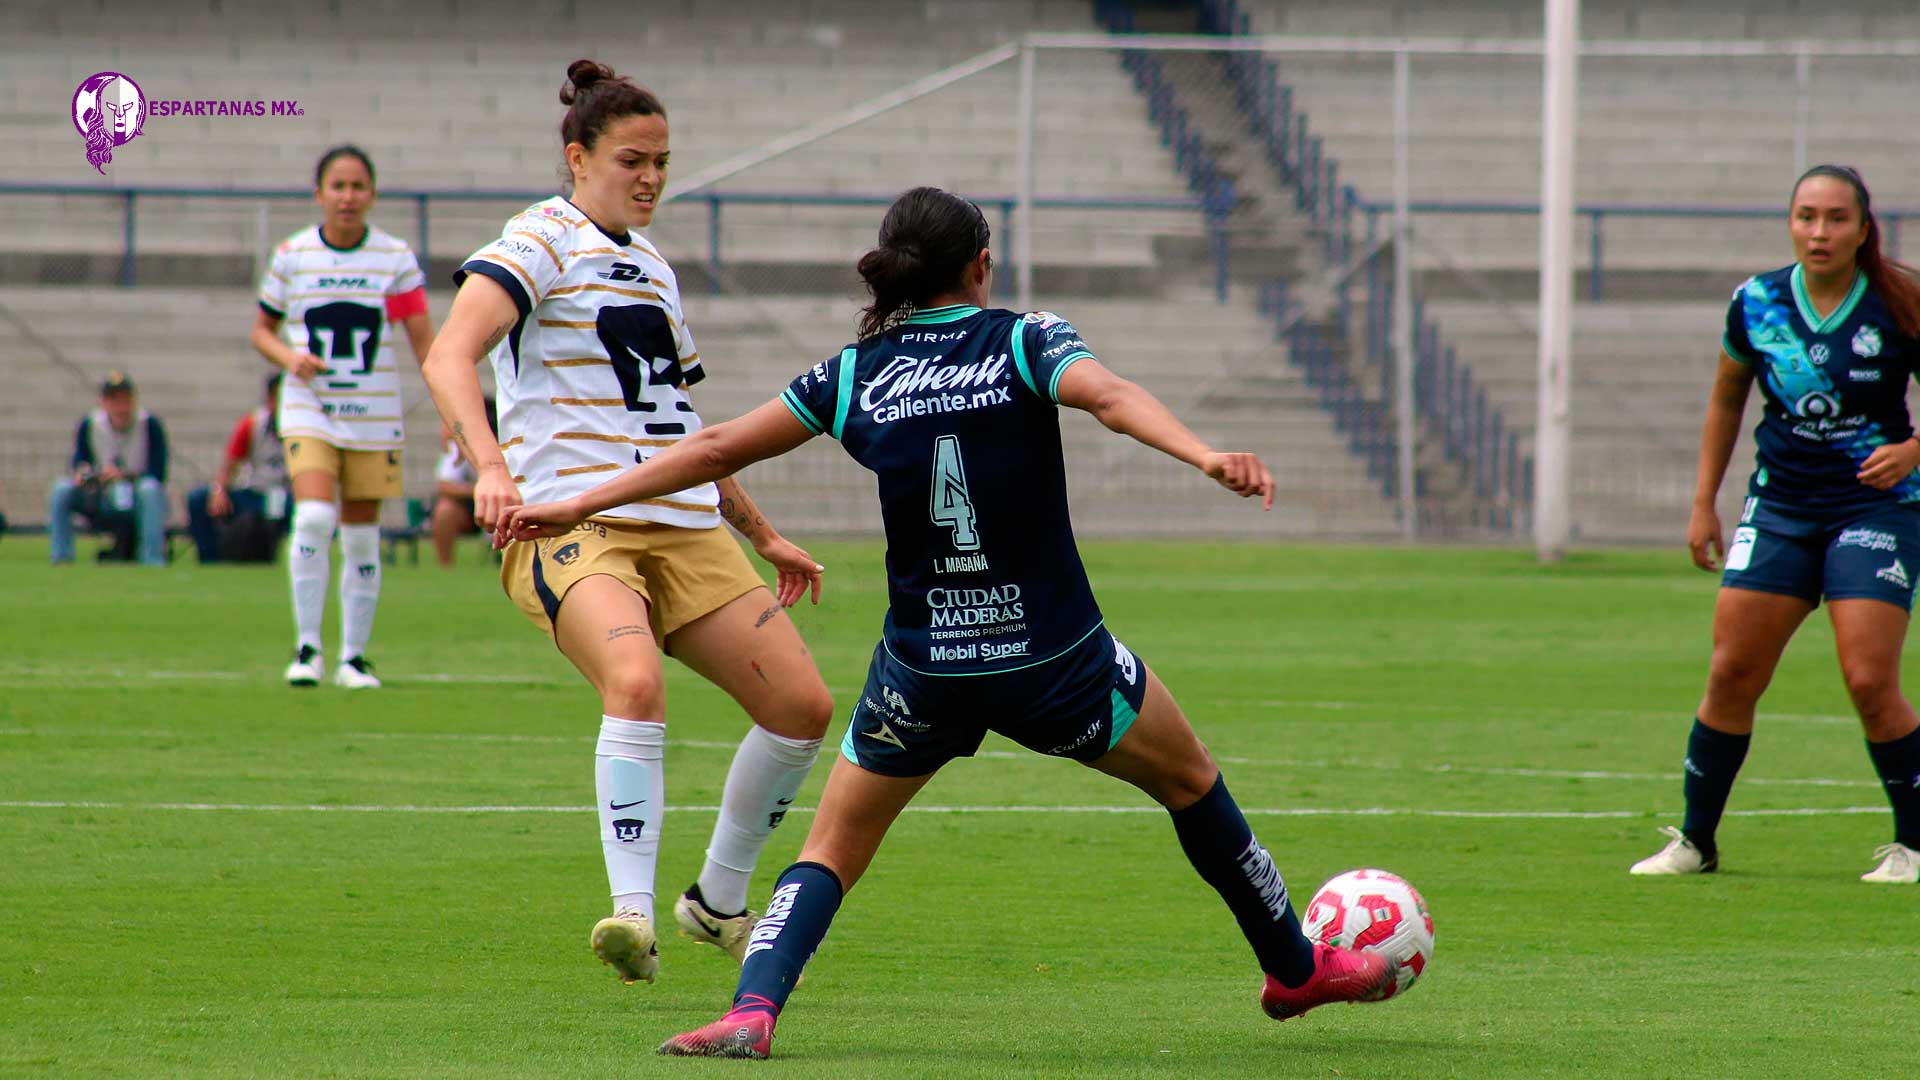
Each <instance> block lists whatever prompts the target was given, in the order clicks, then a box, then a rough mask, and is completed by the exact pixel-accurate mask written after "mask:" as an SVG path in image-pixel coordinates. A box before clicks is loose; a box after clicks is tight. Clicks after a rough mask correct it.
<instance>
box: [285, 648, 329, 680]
mask: <svg viewBox="0 0 1920 1080" xmlns="http://www.w3.org/2000/svg"><path fill="white" fill-rule="evenodd" d="M320 666H321V663H320V650H319V649H316V648H314V647H313V646H311V645H302V646H300V648H299V649H298V650H296V651H295V652H294V654H293V663H291V664H288V665H287V685H288V686H319V685H320Z"/></svg>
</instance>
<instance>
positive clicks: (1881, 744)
mask: <svg viewBox="0 0 1920 1080" xmlns="http://www.w3.org/2000/svg"><path fill="white" fill-rule="evenodd" d="M1827 614H1828V617H1830V618H1831V619H1832V620H1833V637H1834V644H1835V646H1836V647H1837V648H1838V649H1839V652H1840V673H1841V675H1842V676H1844V677H1845V679H1846V682H1847V696H1849V697H1850V698H1852V699H1853V708H1854V711H1855V712H1857V713H1859V714H1860V727H1861V729H1862V731H1863V732H1864V733H1865V734H1866V736H1867V753H1868V755H1869V756H1871V757H1872V758H1873V767H1874V771H1875V772H1877V773H1879V775H1880V781H1881V783H1882V784H1883V785H1884V786H1885V788H1886V793H1887V801H1888V802H1890V803H1892V804H1893V841H1892V842H1891V843H1888V844H1882V845H1881V846H1880V847H1878V848H1876V849H1874V852H1873V857H1874V858H1876V859H1879V860H1880V865H1878V866H1876V867H1874V868H1873V869H1872V870H1869V871H1867V872H1866V873H1865V874H1862V875H1861V876H1860V880H1862V881H1870V882H1874V883H1876V884H1881V885H1913V884H1916V883H1920V718H1916V717H1915V715H1914V711H1913V705H1912V703H1910V702H1909V701H1908V700H1907V696H1906V694H1904V693H1902V692H1901V689H1900V651H1901V648H1902V647H1903V646H1904V645H1905V644H1906V639H1907V622H1908V619H1907V613H1906V611H1904V610H1902V609H1901V608H1900V607H1899V606H1898V605H1896V604H1889V603H1887V602H1885V601H1882V600H1867V599H1854V600H1835V601H1833V602H1832V603H1831V604H1829V605H1828V606H1827Z"/></svg>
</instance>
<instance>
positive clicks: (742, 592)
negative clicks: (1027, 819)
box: [423, 60, 833, 982]
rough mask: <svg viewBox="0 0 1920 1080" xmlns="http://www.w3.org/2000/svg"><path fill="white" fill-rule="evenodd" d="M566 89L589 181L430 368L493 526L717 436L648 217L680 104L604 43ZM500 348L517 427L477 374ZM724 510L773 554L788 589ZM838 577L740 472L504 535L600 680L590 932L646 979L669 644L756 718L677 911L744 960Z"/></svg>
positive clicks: (537, 617) (812, 696)
mask: <svg viewBox="0 0 1920 1080" xmlns="http://www.w3.org/2000/svg"><path fill="white" fill-rule="evenodd" d="M560 102H561V104H563V105H565V106H566V107H567V109H566V113H565V115H564V116H563V117H562V118H561V121H560V142H561V145H562V146H563V147H564V153H565V169H566V176H567V178H568V184H567V186H566V190H567V192H568V194H567V195H566V196H558V195H556V196H555V197H553V198H551V199H547V200H545V201H543V202H539V203H535V204H534V205H533V206H531V207H528V208H527V209H526V210H524V211H522V212H521V213H520V214H518V215H516V216H515V217H514V218H513V219H512V220H510V221H508V222H507V225H506V228H505V229H504V230H503V231H502V233H501V236H500V239H498V240H496V241H494V242H493V243H491V244H488V245H487V246H486V247H483V248H481V249H480V250H479V251H477V252H475V253H474V255H473V257H472V258H471V259H469V260H467V262H466V264H465V265H464V266H462V267H461V268H460V272H459V275H458V281H459V290H460V291H459V292H458V293H456V294H455V296H454V301H453V309H452V310H451V311H450V312H449V313H448V315H447V324H446V326H445V328H444V329H443V330H442V331H441V334H440V337H439V339H438V340H436V341H435V342H434V347H433V352H432V353H431V354H430V355H428V357H427V362H426V365H425V366H424V368H423V373H424V374H425V376H426V380H427V386H428V388H429V389H430V390H431V391H432V392H433V399H434V402H435V403H436V404H437V405H438V406H439V407H440V415H441V417H442V418H443V419H444V420H445V421H446V424H447V426H448V428H449V429H451V430H452V432H453V436H454V439H455V440H456V441H457V442H458V443H459V445H460V449H461V451H462V452H463V453H464V454H465V455H466V458H467V460H468V461H469V462H471V463H472V464H473V467H474V469H475V470H476V471H477V473H478V476H479V479H478V480H477V481H476V482H475V485H474V495H473V501H474V517H475V519H476V520H477V521H478V522H479V524H480V525H482V526H483V527H488V528H491V527H492V526H493V525H494V524H495V523H496V522H498V521H499V520H501V518H502V517H503V515H504V514H505V513H506V512H507V511H508V510H509V509H511V508H512V507H515V506H518V505H519V504H520V493H521V491H523V490H524V491H526V492H527V493H528V494H529V495H532V496H533V497H534V498H538V499H564V498H569V497H571V496H574V495H577V494H580V493H581V492H584V491H586V490H587V489H588V488H590V487H592V486H593V484H594V481H595V479H596V478H597V477H600V476H604V475H605V474H607V473H616V472H619V471H620V470H621V469H624V468H625V467H627V466H629V465H632V464H633V463H634V462H636V461H639V460H642V459H644V458H646V457H648V456H650V455H652V454H654V453H656V452H658V451H660V450H661V449H663V448H665V447H670V446H673V445H674V444H676V443H678V442H680V441H681V440H683V439H685V438H686V437H688V436H689V435H691V434H693V433H695V432H698V431H699V430H700V416H699V414H698V413H695V412H694V411H693V404H692V401H691V399H690V398H689V397H688V395H687V390H688V387H690V386H691V385H692V384H694V383H696V382H699V381H700V380H701V379H702V378H703V377H704V376H705V374H706V372H705V369H704V368H703V367H702V366H701V364H700V354H699V352H698V351H697V350H696V349H695V348H694V343H693V336H692V334H691V333H689V332H688V330H687V325H686V316H685V314H684V312H683V311H682V310H681V306H680V291H679V287H678V285H677V284H676V283H675V281H674V275H673V269H672V268H671V267H670V266H668V265H667V263H666V260H665V259H663V258H662V257H661V255H660V253H659V252H658V251H657V250H655V249H654V247H653V245H652V244H651V243H649V242H648V241H647V240H646V239H645V238H644V237H642V236H640V235H638V234H636V233H635V232H633V230H635V229H642V228H645V227H646V226H647V225H648V224H650V223H651V222H652V221H653V215H654V209H655V207H656V205H657V204H658V202H659V198H660V193H661V190H662V189H663V188H664V187H665V186H666V180H667V160H668V155H667V111H666V107H665V106H664V105H662V104H661V103H660V99H659V98H657V97H655V96H654V95H653V94H652V93H651V92H649V91H648V90H646V89H644V88H642V87H640V86H638V85H635V84H634V83H633V82H632V81H630V80H628V79H625V78H619V77H616V76H615V75H614V73H613V71H612V70H611V69H609V68H607V67H605V66H603V65H600V64H597V63H594V62H593V61H591V60H578V61H575V62H574V63H573V64H572V65H571V66H570V67H568V69H567V81H566V84H565V85H564V86H563V88H562V89H561V91H560ZM488 354H491V356H492V361H493V375H494V385H495V387H496V388H497V390H498V405H499V426H500V430H499V436H498V437H497V438H496V436H495V435H494V434H493V433H492V432H491V431H489V430H488V427H487V413H486V403H485V400H484V398H483V397H482V395H481V392H480V380H479V377H478V376H477V375H476V374H475V371H474V368H475V366H476V365H477V364H478V363H479V361H480V359H481V358H482V357H483V356H486V355H488ZM715 481H717V484H716V483H715ZM723 520H724V521H726V522H728V523H730V524H732V525H733V526H734V527H735V528H737V529H738V530H740V532H741V533H742V534H744V535H745V536H746V537H747V538H748V539H749V540H751V541H752V542H753V546H754V550H755V551H757V552H758V553H759V554H760V556H761V557H762V558H764V559H766V560H767V561H768V562H769V563H772V564H773V566H774V568H775V569H776V571H777V572H778V580H777V582H776V585H777V588H778V592H779V595H778V599H777V600H776V599H775V597H774V596H773V595H772V594H770V593H769V592H768V591H767V588H766V586H765V585H763V584H762V583H761V581H760V578H759V576H758V575H757V574H755V573H754V571H753V567H752V566H751V565H750V564H749V563H748V562H747V558H746V556H745V555H744V554H742V553H741V551H740V546H739V545H738V544H736V543H734V541H733V539H732V537H730V536H728V535H727V532H726V530H725V529H722V528H720V524H721V522H722V521H723ZM820 574H821V567H820V566H819V565H818V564H816V563H815V562H814V561H813V559H812V558H811V557H809V556H808V555H807V553H806V552H804V551H802V550H800V549H799V548H798V547H795V546H794V545H793V544H791V543H789V542H787V541H786V540H785V539H784V538H782V537H781V535H780V534H779V533H778V532H776V531H774V529H773V526H771V525H769V524H768V523H767V521H766V519H765V518H764V517H762V516H761V514H760V512H759V511H758V510H757V509H756V508H755V507H754V504H753V501H752V500H751V499H749V498H748V497H747V493H746V492H745V490H743V489H742V488H741V486H740V483H739V482H738V481H737V480H733V479H731V478H730V477H727V476H718V477H710V478H709V479H708V480H706V481H702V482H699V483H690V484H684V485H681V486H680V487H677V488H674V489H672V490H670V491H662V492H659V493H658V494H657V495H654V496H650V497H648V498H645V499H623V500H621V501H619V502H617V503H608V504H607V505H606V506H603V507H600V508H599V509H598V510H597V511H595V513H594V514H593V516H592V518H591V519H590V520H583V521H581V522H580V523H579V525H578V527H577V528H575V529H574V530H572V531H571V532H570V533H568V534H567V535H565V536H558V537H555V538H553V539H549V540H542V541H540V542H538V543H525V544H514V545H512V546H510V547H508V548H507V550H506V553H505V556H504V558H503V560H502V565H501V574H500V577H501V582H502V584H503V585H504V586H505V587H506V591H507V594H508V595H509V596H510V597H512V598H513V600H514V602H515V603H516V604H518V605H519V607H520V610H521V611H522V612H523V613H524V614H525V615H526V616H527V617H528V618H529V619H531V620H533V622H534V624H535V625H537V626H539V627H540V628H541V629H542V630H544V631H545V632H546V633H547V634H549V635H550V636H551V637H552V639H553V641H554V643H555V644H556V645H557V646H558V647H559V649H560V652H561V653H562V654H564V655H565V656H566V658H567V659H568V660H570V661H572V662H573V665H574V666H575V667H576V668H578V669H579V670H580V674H581V675H583V676H585V677H586V679H587V681H588V682H589V683H591V684H593V687H594V689H595V690H596V691H598V692H599V695H600V710H601V717H600V739H599V743H598V745H597V747H596V748H595V752H594V754H595V756H594V760H595V771H594V782H595V787H596V790H597V793H598V799H597V800H596V801H597V803H598V806H599V810H600V840H601V846H602V851H603V853H604V855H605V858H606V867H607V880H608V883H609V885H610V887H611V891H612V893H613V909H614V910H613V914H612V915H611V916H609V917H607V918H605V919H602V920H600V921H599V922H598V923H597V924H596V925H595V926H594V928H593V932H592V934H591V935H590V937H589V943H590V944H591V946H592V948H593V950H594V952H595V953H596V954H597V955H598V956H599V957H600V958H601V960H603V961H604V962H606V963H608V964H611V965H613V967H614V969H615V970H616V971H617V972H619V974H620V977H621V978H622V979H624V980H625V981H627V982H635V981H638V980H642V979H644V980H646V981H648V982H652V981H653V978H654V975H655V973H656V971H657V970H658V968H659V953H658V948H657V945H656V942H657V934H656V933H655V931H654V926H653V902H654V868H655V864H656V862H657V860H658V857H659V848H660V828H661V825H662V824H663V818H662V811H663V810H664V809H665V806H664V790H665V789H664V779H663V765H662V760H663V757H664V753H665V747H666V719H667V718H666V699H665V696H664V691H663V687H662V684H661V677H662V672H661V664H660V656H661V654H662V653H666V654H668V655H671V656H673V657H674V658H676V659H678V660H679V661H680V662H681V663H683V664H685V665H687V666H688V667H690V668H692V669H693V670H694V671H695V672H698V673H699V674H700V675H701V676H702V677H703V678H705V679H706V680H707V681H709V682H711V683H713V684H714V685H715V686H718V687H719V688H720V689H722V690H724V691H726V692H727V693H728V694H729V695H731V696H732V697H733V699H734V700H735V701H737V702H738V703H739V704H740V706H741V707H742V708H743V709H745V710H746V712H747V715H748V716H749V717H751V718H752V719H753V726H752V727H751V728H749V729H748V731H747V734H746V737H745V738H743V739H742V740H741V741H740V748H739V750H738V752H736V753H735V755H734V758H733V765H732V768H731V769H730V770H729V772H728V773H727V782H726V789H725V792H724V794H723V795H722V797H721V800H720V818H719V821H718V822H716V823H715V825H714V829H713V839H712V841H711V843H710V844H709V845H708V847H707V861H706V865H705V867H704V868H703V869H702V870H701V872H700V876H699V878H698V880H697V881H696V882H695V883H694V884H693V886H692V887H691V888H689V889H687V891H686V892H685V893H684V894H683V895H681V896H680V898H679V900H678V901H677V902H676V904H675V905H674V915H675V918H676V920H677V921H678V922H679V924H680V928H681V929H682V930H684V931H686V932H687V934H688V935H690V936H691V937H693V938H694V939H695V940H697V941H704V942H707V943H709V944H712V945H716V946H719V947H720V948H722V949H724V950H726V951H727V952H728V953H730V954H732V955H733V957H734V958H735V959H736V960H737V959H739V958H740V956H741V955H742V953H743V952H744V950H745V949H746V944H747V942H746V938H747V933H748V931H750V930H751V929H752V928H753V923H754V913H753V912H752V911H750V910H748V908H747V886H748V882H749V879H750V878H751V877H752V875H753V868H754V864H755V862H756V861H757V860H758V859H759V856H760V849H761V848H762V847H763V846H764V845H765V844H766V841H767V838H768V836H769V835H771V834H772V832H773V830H774V828H775V827H776V826H777V825H779V824H780V822H781V819H782V818H783V817H784V816H785V813H786V807H787V805H788V804H789V803H791V802H792V801H793V797H794V793H795V792H796V791H798V790H799V788H800V784H801V782H802V781H804V780H805V779H806V776H807V772H808V770H809V769H811V768H812V767H813V761H814V758H815V756H816V755H817V754H818V752H819V748H820V739H821V736H823V735H824V734H825V733H826V729H827V720H828V719H829V717H830V716H831V715H832V713H833V700H832V698H830V697H829V696H828V694H827V688H826V685H825V684H824V683H822V682H821V680H820V673H819V671H818V670H817V669H816V668H815V667H814V665H813V658H812V657H811V656H810V655H808V653H807V649H806V646H805V645H804V644H802V642H801V640H800V633H799V631H798V630H796V629H795V628H794V625H793V622H792V620H790V619H789V618H788V617H787V614H786V612H785V611H784V610H783V608H784V607H786V606H790V605H792V604H793V603H794V602H796V601H797V600H799V598H800V596H801V595H802V594H803V593H804V592H806V591H807V590H808V589H809V587H810V588H811V589H812V592H813V598H814V601H815V602H816V603H817V602H818V601H819V598H820Z"/></svg>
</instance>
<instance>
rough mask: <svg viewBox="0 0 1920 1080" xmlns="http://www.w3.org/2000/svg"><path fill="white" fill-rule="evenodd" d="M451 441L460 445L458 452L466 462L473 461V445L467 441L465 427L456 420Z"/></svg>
mask: <svg viewBox="0 0 1920 1080" xmlns="http://www.w3.org/2000/svg"><path fill="white" fill-rule="evenodd" d="M453 441H454V442H457V443H459V444H460V452H461V453H462V454H465V455H466V457H467V460H468V461H472V460H473V444H472V443H470V442H468V441H467V425H465V424H463V423H461V422H460V421H458V420H455V421H454V422H453Z"/></svg>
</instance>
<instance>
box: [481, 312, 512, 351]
mask: <svg viewBox="0 0 1920 1080" xmlns="http://www.w3.org/2000/svg"><path fill="white" fill-rule="evenodd" d="M519 321H520V319H519V317H518V316H515V317H514V318H511V319H507V320H506V321H504V322H502V323H501V324H500V325H499V326H496V327H494V328H493V333H491V334H488V335H487V343H486V344H485V345H482V346H481V347H480V351H481V352H482V353H490V352H492V351H493V350H494V348H495V347H497V346H498V345H499V344H500V343H501V342H502V341H505V340H506V339H507V332H508V331H510V330H512V329H513V327H514V325H515V324H516V323H518V322H519Z"/></svg>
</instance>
